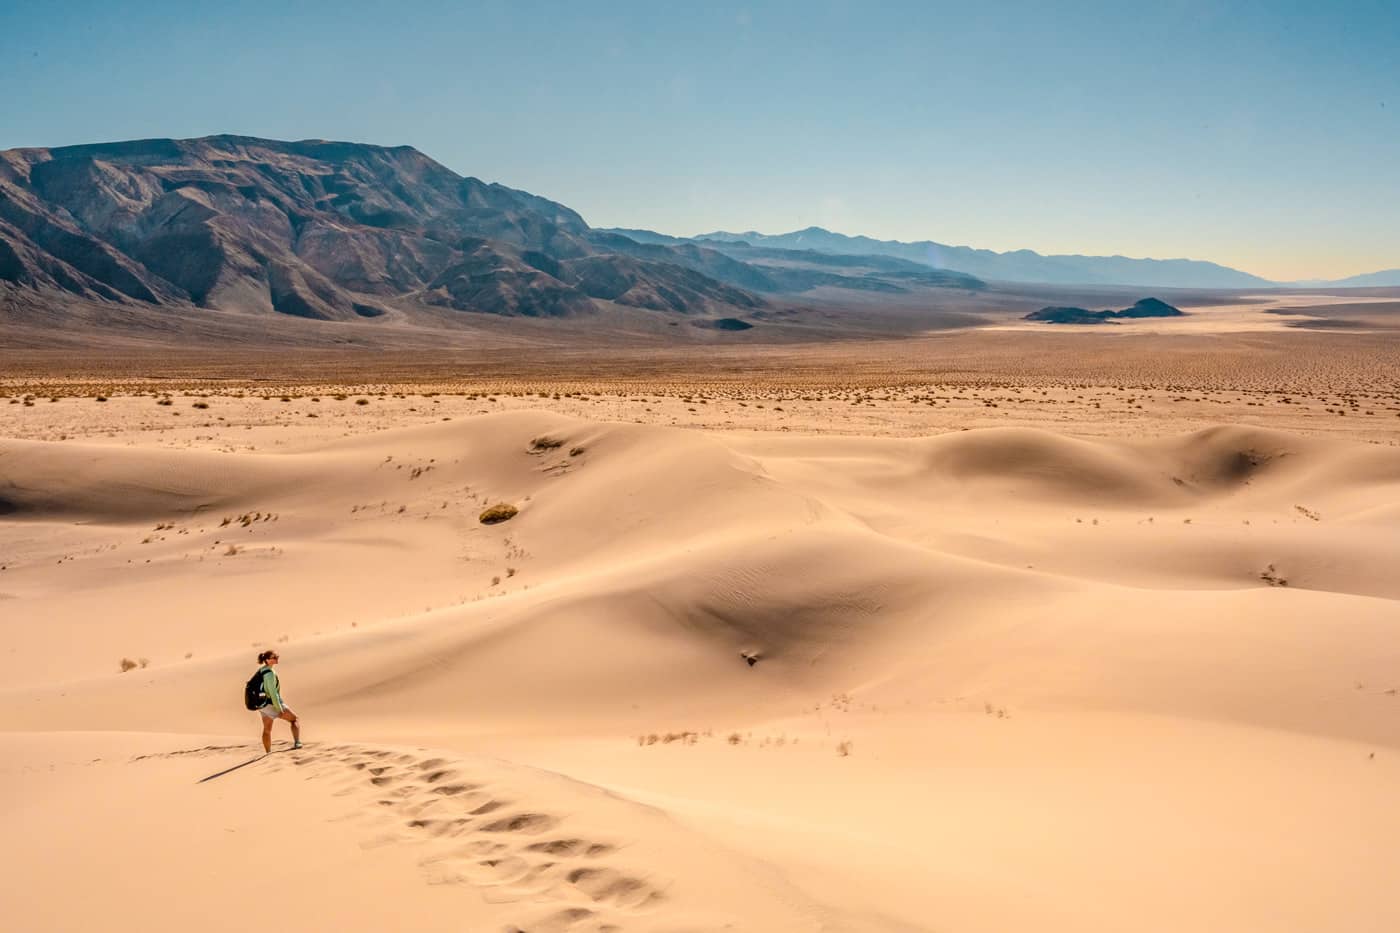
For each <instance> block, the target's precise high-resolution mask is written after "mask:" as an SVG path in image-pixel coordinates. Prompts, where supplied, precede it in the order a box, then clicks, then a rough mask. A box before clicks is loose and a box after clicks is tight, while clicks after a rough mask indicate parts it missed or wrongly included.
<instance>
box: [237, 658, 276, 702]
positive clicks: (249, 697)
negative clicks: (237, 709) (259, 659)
mask: <svg viewBox="0 0 1400 933" xmlns="http://www.w3.org/2000/svg"><path fill="white" fill-rule="evenodd" d="M262 682H263V669H262V668H258V672H257V673H256V674H254V675H253V676H252V677H249V678H248V682H247V683H246V684H244V685H243V705H244V706H246V707H248V708H249V709H251V710H259V709H262V708H263V707H264V706H266V705H267V704H268V703H270V702H272V701H271V700H269V699H268V698H267V695H266V694H264V693H263V688H262Z"/></svg>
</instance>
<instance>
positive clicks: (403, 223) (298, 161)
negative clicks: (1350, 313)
mask: <svg viewBox="0 0 1400 933" xmlns="http://www.w3.org/2000/svg"><path fill="white" fill-rule="evenodd" d="M1391 275H1400V273H1380V274H1378V276H1377V277H1360V279H1365V280H1366V281H1365V282H1364V284H1381V283H1383V282H1384V281H1388V280H1387V279H1385V278H1384V277H1385V276H1391ZM984 278H989V279H997V280H1002V281H1012V282H1025V281H1033V282H1043V283H1052V284H1053V283H1073V284H1093V283H1102V284H1116V283H1128V284H1133V285H1144V286H1163V287H1166V286H1197V287H1252V286H1261V285H1270V284H1272V283H1269V282H1266V281H1265V280H1263V279H1260V278H1257V277H1255V276H1249V275H1246V274H1245V273H1242V272H1238V271H1236V270H1233V269H1226V268H1225V267H1223V266H1217V265H1214V264H1212V263H1204V262H1194V261H1189V260H1169V261H1155V260H1138V259H1124V258H1122V257H1107V258H1103V257H1083V256H1040V255H1038V254H1036V253H1032V252H1029V251H1020V252H1015V253H994V252H990V251H987V250H972V249H967V248H966V247H947V246H942V245H940V244H936V243H931V242H924V243H898V242H894V241H881V240H872V239H869V238H867V237H847V236H842V235H841V234H836V233H830V232H828V231H826V230H821V229H819V228H815V227H814V228H809V229H808V230H803V231H799V232H797V233H791V234H784V235H782V236H772V237H770V236H764V235H762V234H757V233H746V234H730V233H713V234H709V235H707V236H704V237H695V238H678V237H669V236H665V235H663V234H657V233H653V232H650V231H644V230H623V231H618V230H597V229H594V228H591V227H590V226H589V225H588V224H587V223H586V222H585V221H584V219H583V218H582V217H580V216H579V215H578V214H577V213H576V212H575V211H573V210H570V209H569V208H568V207H565V206H564V205H562V204H559V203H557V202H554V201H550V200H548V199H546V198H542V197H539V196H537V195H533V194H530V193H528V192H525V191H518V190H516V189H513V188H507V187H505V186H504V185H500V184H488V183H486V182H483V181H481V180H479V179H476V178H472V177H463V176H460V175H458V174H456V173H455V172H453V171H451V170H450V169H448V168H446V167H444V166H442V165H440V164H439V163H437V162H435V161H433V160H432V159H430V158H428V157H427V156H426V155H424V154H423V153H421V152H419V151H417V150H416V149H413V148H411V147H408V146H399V147H392V148H386V147H382V146H371V145H363V144H358V143H346V142H327V141H325V140H305V141H301V142H281V141H277V140H270V139H258V138H254V137H247V136H209V137H204V138H200V139H184V140H176V139H148V140H136V141H130V142H114V143H96V144H92V145H81V146H66V147H62V148H55V149H11V150H6V151H3V152H0V301H3V300H4V299H5V297H6V295H12V294H15V293H16V291H18V292H19V293H23V294H28V295H38V296H39V298H40V300H41V301H43V300H46V297H45V296H55V297H60V298H61V297H69V298H77V299H82V300H84V301H87V302H96V303H99V304H116V305H126V304H134V305H143V304H144V305H161V306H170V307H174V308H183V307H197V308H205V309H210V310H215V311H217V310H239V311H255V312H268V313H280V314H286V315H294V316H297V317H303V318H313V319H321V320H342V321H353V320H360V319H365V318H374V317H381V316H384V315H396V316H410V317H411V316H413V315H415V314H420V313H423V312H424V311H425V310H433V309H442V310H449V311H463V312H472V313H488V314H496V315H508V316H514V315H521V316H531V317H560V316H573V315H579V314H587V313H590V312H593V311H596V310H599V309H601V308H605V307H614V308H618V307H620V308H633V309H638V310H641V311H649V312H661V313H667V314H679V315H691V316H695V317H697V318H703V319H705V320H707V321H710V322H713V321H715V320H725V319H731V318H737V317H740V316H743V315H750V316H752V315H760V316H761V315H762V314H763V313H764V312H765V309H769V308H770V307H771V305H772V301H773V296H791V295H800V294H804V293H813V290H816V289H827V290H830V289H846V290H852V291H860V292H867V293H898V292H912V291H918V290H922V289H929V288H934V289H938V288H946V289H959V290H964V291H976V290H979V289H982V288H984V283H983V281H982V279H984ZM1372 279H1375V281H1371V280H1372ZM1356 284H1363V283H1362V282H1361V281H1360V280H1357V281H1356ZM14 306H15V303H11V304H10V305H9V307H11V308H13V307H14ZM3 307H5V306H4V305H0V309H3ZM440 317H441V316H440V315H438V316H437V317H436V318H435V320H437V319H440Z"/></svg>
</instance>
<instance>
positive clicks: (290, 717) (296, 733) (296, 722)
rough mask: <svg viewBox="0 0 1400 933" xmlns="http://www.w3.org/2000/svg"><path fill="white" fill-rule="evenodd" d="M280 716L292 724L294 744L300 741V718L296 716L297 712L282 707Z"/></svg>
mask: <svg viewBox="0 0 1400 933" xmlns="http://www.w3.org/2000/svg"><path fill="white" fill-rule="evenodd" d="M280 718H282V719H285V720H287V721H288V722H290V723H291V724H292V743H293V744H296V743H297V742H300V741H301V720H300V719H298V718H297V714H296V713H294V712H292V711H291V710H289V709H284V710H283V711H282V715H281V717H280Z"/></svg>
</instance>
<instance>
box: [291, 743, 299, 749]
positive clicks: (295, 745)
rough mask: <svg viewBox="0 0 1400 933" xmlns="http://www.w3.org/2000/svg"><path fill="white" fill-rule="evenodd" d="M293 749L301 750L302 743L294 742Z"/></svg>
mask: <svg viewBox="0 0 1400 933" xmlns="http://www.w3.org/2000/svg"><path fill="white" fill-rule="evenodd" d="M292 748H301V743H300V742H293V743H292Z"/></svg>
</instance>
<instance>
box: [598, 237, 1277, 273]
mask: <svg viewBox="0 0 1400 933" xmlns="http://www.w3.org/2000/svg"><path fill="white" fill-rule="evenodd" d="M616 232H618V233H623V234H625V235H627V236H629V237H631V238H632V239H634V240H638V241H639V242H649V243H656V244H664V245H674V244H676V243H679V242H686V240H685V239H684V238H679V237H670V236H666V235H665V234H660V233H655V232H653V231H649V230H619V231H616ZM689 242H693V243H702V244H709V245H713V244H715V243H747V244H749V245H751V246H756V247H769V248H778V249H792V250H814V251H817V252H823V253H832V254H842V255H846V254H858V255H867V254H873V255H880V256H894V257H897V258H899V259H906V260H910V261H912V262H918V263H922V264H924V265H926V266H932V267H933V268H935V269H949V270H956V271H958V272H965V273H967V274H969V275H973V276H976V277H977V278H980V279H988V280H994V281H1002V282H1039V283H1046V284H1055V285H1144V286H1153V287H1158V288H1257V287H1261V286H1270V285H1273V284H1274V283H1272V282H1270V281H1269V280H1268V279H1263V278H1260V277H1259V276H1257V275H1250V274H1249V273H1247V272H1241V271H1239V270H1238V269H1231V268H1228V267H1226V266H1222V265H1219V264H1217V263H1213V262H1204V261H1201V260H1195V259H1131V258H1129V257H1127V256H1042V255H1041V254H1040V253H1036V252H1034V251H1032V250H1028V249H1022V250H1014V251H1012V252H1008V253H998V252H994V251H992V250H987V249H973V248H971V247H968V246H949V245H947V244H944V243H935V242H933V241H932V240H921V241H919V242H916V243H905V242H901V241H899V240H876V239H873V238H871V237H867V236H846V235H845V234H841V233H833V232H832V231H830V230H824V229H822V228H821V227H808V228H807V229H805V230H796V231H793V232H792V233H782V234H777V235H771V236H770V235H768V234H763V233H758V232H756V231H748V232H745V233H730V232H727V231H723V230H720V231H716V232H714V233H706V234H702V235H700V236H696V237H691V238H689Z"/></svg>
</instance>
